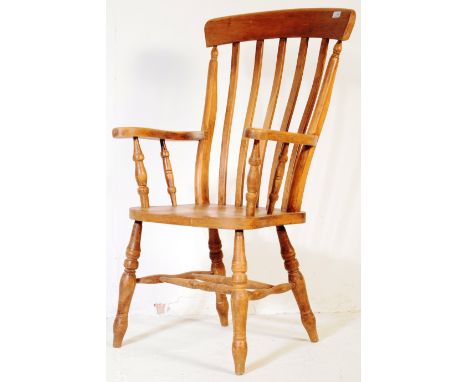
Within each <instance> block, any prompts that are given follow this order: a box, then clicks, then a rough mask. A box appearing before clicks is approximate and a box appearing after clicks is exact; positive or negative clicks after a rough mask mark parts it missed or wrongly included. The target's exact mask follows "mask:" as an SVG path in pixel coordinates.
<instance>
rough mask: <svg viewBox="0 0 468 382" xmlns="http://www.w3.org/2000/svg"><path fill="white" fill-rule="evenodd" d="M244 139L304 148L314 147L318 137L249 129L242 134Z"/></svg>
mask: <svg viewBox="0 0 468 382" xmlns="http://www.w3.org/2000/svg"><path fill="white" fill-rule="evenodd" d="M244 136H245V137H246V138H251V139H257V140H260V141H276V142H285V143H294V144H299V145H305V146H316V145H317V140H318V137H317V136H316V135H309V134H299V133H289V132H287V131H278V130H267V129H254V128H249V129H246V130H245V132H244Z"/></svg>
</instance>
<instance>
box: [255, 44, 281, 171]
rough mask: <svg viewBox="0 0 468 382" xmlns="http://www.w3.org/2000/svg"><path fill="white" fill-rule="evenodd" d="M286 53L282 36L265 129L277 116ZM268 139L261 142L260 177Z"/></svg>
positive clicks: (268, 127)
mask: <svg viewBox="0 0 468 382" xmlns="http://www.w3.org/2000/svg"><path fill="white" fill-rule="evenodd" d="M285 54H286V39H285V38H280V39H279V43H278V54H277V56H276V68H275V76H274V79H273V84H272V86H271V93H270V100H269V101H268V108H267V112H266V114H265V120H264V122H263V129H267V130H269V129H271V124H272V122H273V117H274V116H275V110H276V103H277V101H278V95H279V91H280V86H281V78H282V77H283V68H284V56H285ZM267 143H268V141H261V142H260V158H261V162H260V168H259V173H260V177H261V176H262V171H263V160H264V159H265V152H266V146H267Z"/></svg>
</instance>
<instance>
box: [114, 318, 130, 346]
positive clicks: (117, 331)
mask: <svg viewBox="0 0 468 382" xmlns="http://www.w3.org/2000/svg"><path fill="white" fill-rule="evenodd" d="M127 327H128V315H120V314H117V316H116V317H115V320H114V341H113V343H112V346H113V347H115V348H119V347H121V346H122V341H123V338H124V336H125V332H126V331H127Z"/></svg>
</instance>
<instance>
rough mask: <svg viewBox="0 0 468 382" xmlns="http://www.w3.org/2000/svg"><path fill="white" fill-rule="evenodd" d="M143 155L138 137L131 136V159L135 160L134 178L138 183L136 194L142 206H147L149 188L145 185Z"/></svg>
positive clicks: (146, 178) (146, 177)
mask: <svg viewBox="0 0 468 382" xmlns="http://www.w3.org/2000/svg"><path fill="white" fill-rule="evenodd" d="M144 159H145V156H144V155H143V152H142V151H141V147H140V142H139V141H138V138H136V137H134V138H133V161H134V162H135V179H136V181H137V184H138V194H139V195H140V202H141V206H142V207H143V208H148V207H149V197H148V194H149V188H148V187H147V186H146V182H147V180H148V176H147V175H146V169H145V165H144V163H143V160H144Z"/></svg>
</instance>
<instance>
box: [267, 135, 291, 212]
mask: <svg viewBox="0 0 468 382" xmlns="http://www.w3.org/2000/svg"><path fill="white" fill-rule="evenodd" d="M288 147H289V145H288V144H287V143H283V146H282V147H281V152H280V155H279V158H278V164H277V166H276V169H275V176H274V178H273V185H272V187H271V191H270V195H269V196H268V202H267V203H268V205H267V213H268V214H271V213H273V210H274V208H275V203H276V201H277V200H278V195H279V190H280V188H281V183H282V182H283V176H284V169H285V167H286V162H287V161H288Z"/></svg>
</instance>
